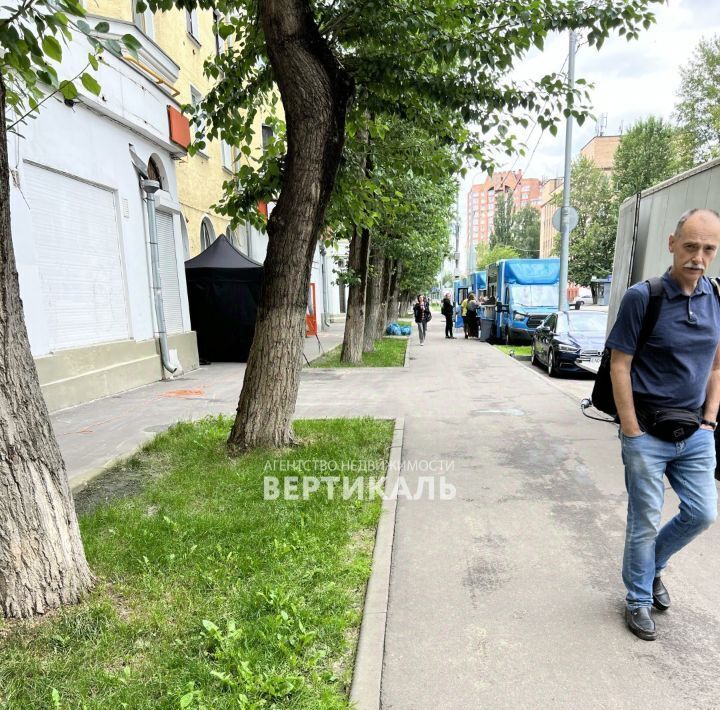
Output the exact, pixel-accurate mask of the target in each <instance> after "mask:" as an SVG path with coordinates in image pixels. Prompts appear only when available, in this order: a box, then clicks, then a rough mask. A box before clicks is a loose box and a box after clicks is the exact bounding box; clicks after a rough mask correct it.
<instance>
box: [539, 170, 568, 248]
mask: <svg viewBox="0 0 720 710" xmlns="http://www.w3.org/2000/svg"><path fill="white" fill-rule="evenodd" d="M562 187H563V179H562V178H550V179H549V180H546V181H545V182H544V183H543V186H542V191H541V194H540V258H541V259H546V258H547V257H549V256H552V253H553V249H554V248H555V235H556V234H558V232H557V231H556V230H555V227H553V225H552V218H553V215H554V214H555V211H556V210H557V209H558V206H557V204H556V203H557V195H561V194H562Z"/></svg>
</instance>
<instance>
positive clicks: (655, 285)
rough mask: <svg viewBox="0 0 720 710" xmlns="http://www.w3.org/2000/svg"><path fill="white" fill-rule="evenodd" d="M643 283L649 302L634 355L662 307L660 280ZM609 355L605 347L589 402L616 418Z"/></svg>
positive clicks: (649, 334) (642, 343)
mask: <svg viewBox="0 0 720 710" xmlns="http://www.w3.org/2000/svg"><path fill="white" fill-rule="evenodd" d="M645 283H646V284H647V285H648V288H649V289H650V301H649V303H648V306H647V308H646V309H645V315H644V316H643V322H642V327H641V328H640V334H639V335H638V341H637V347H636V349H635V355H637V354H638V353H639V352H640V351H641V350H642V349H643V348H644V347H645V343H647V341H648V339H649V338H650V336H651V335H652V332H653V330H654V329H655V324H656V323H657V319H658V316H659V315H660V306H661V305H662V296H663V286H662V279H660V278H657V277H656V278H652V279H648V280H647V281H646V282H645ZM611 354H612V353H611V350H610V348H608V347H607V346H606V347H605V349H604V350H603V354H602V358H601V359H600V367H599V368H598V371H597V376H596V377H595V384H594V385H593V391H592V395H591V400H592V406H593V407H595V409H599V410H600V411H601V412H605V414H609V415H610V416H612V417H616V416H617V407H616V406H615V397H614V396H613V389H612V380H611V379H610V357H611Z"/></svg>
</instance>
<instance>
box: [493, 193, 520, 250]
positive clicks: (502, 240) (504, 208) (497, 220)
mask: <svg viewBox="0 0 720 710" xmlns="http://www.w3.org/2000/svg"><path fill="white" fill-rule="evenodd" d="M514 222H515V204H514V202H513V198H512V193H509V192H507V193H501V194H499V195H496V197H495V216H494V220H493V231H492V233H491V234H490V246H491V247H497V246H501V245H510V244H512V233H513V224H514Z"/></svg>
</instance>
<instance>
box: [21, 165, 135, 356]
mask: <svg viewBox="0 0 720 710" xmlns="http://www.w3.org/2000/svg"><path fill="white" fill-rule="evenodd" d="M25 183H26V187H27V191H26V194H27V199H28V202H29V204H30V217H31V224H32V227H31V231H32V235H31V238H32V240H33V244H34V247H35V254H36V263H37V268H38V274H39V277H40V284H41V289H42V300H43V304H44V311H45V316H46V318H47V325H48V336H49V344H50V349H51V350H58V349H61V348H77V347H83V346H87V345H93V344H95V343H105V342H110V341H114V340H125V339H126V338H128V337H129V335H130V326H129V319H128V308H127V299H126V295H125V291H126V287H125V273H124V268H123V262H122V257H121V249H120V231H119V228H118V219H117V211H116V204H115V194H114V193H113V192H112V191H111V190H107V189H105V188H102V187H98V186H97V185H92V184H90V183H88V182H84V181H83V180H79V179H77V178H75V177H72V176H69V175H64V174H61V173H57V172H54V171H52V170H48V169H47V168H43V167H40V166H36V165H32V164H28V163H26V164H25Z"/></svg>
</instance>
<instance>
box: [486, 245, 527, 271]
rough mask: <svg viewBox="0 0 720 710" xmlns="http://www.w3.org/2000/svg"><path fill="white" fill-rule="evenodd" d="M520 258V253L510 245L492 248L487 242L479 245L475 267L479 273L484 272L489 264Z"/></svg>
mask: <svg viewBox="0 0 720 710" xmlns="http://www.w3.org/2000/svg"><path fill="white" fill-rule="evenodd" d="M520 256H521V255H520V253H519V252H518V251H517V250H516V249H515V248H514V247H512V246H510V245H508V244H498V245H497V246H494V247H491V246H489V245H488V244H487V242H482V243H481V244H478V246H477V249H476V251H475V267H476V268H477V270H478V271H483V269H486V268H487V266H488V264H492V263H494V262H496V261H500V259H518V258H520Z"/></svg>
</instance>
